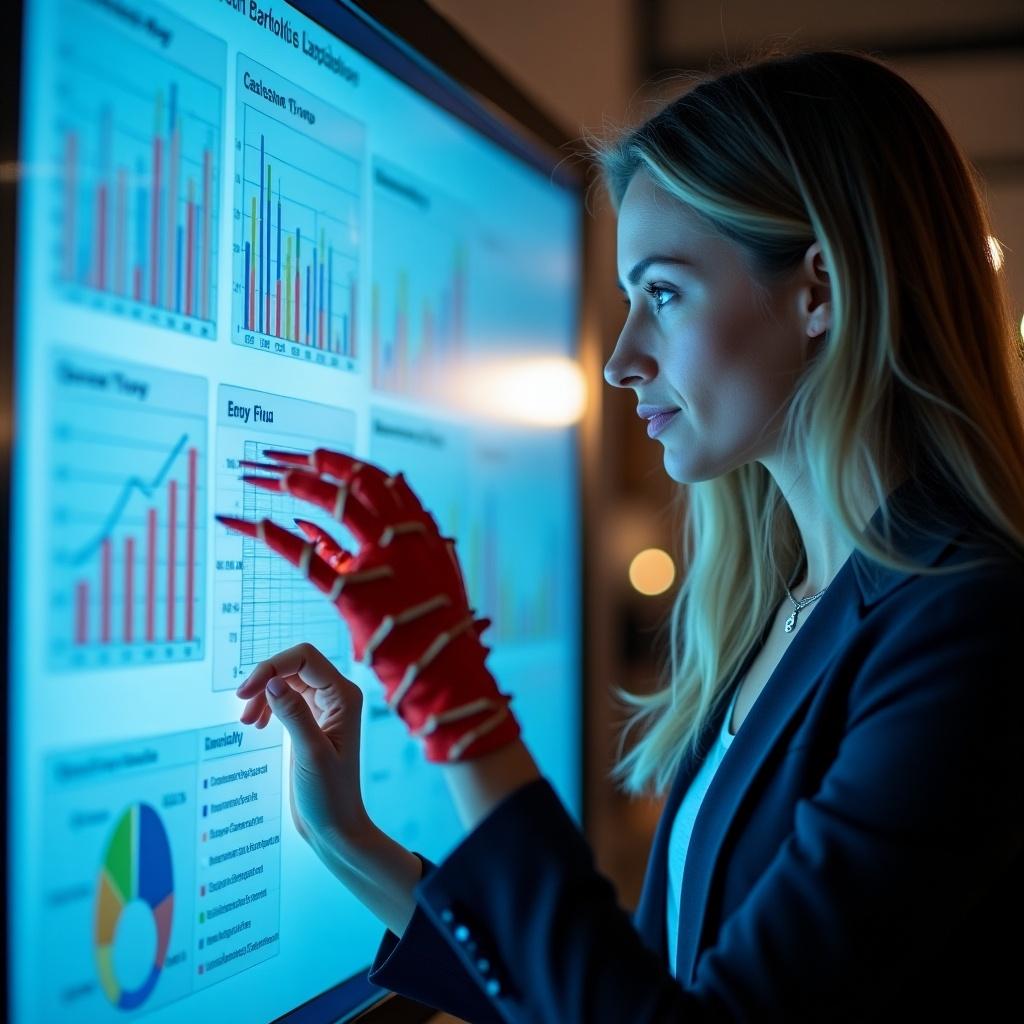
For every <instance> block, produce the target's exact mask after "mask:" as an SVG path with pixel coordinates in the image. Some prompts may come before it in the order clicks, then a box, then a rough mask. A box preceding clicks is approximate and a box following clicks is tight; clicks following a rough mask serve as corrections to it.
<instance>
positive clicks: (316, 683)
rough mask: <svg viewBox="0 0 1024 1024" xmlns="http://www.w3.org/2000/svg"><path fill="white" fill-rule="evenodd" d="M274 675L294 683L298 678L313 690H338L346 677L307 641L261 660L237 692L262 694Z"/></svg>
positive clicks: (241, 693)
mask: <svg viewBox="0 0 1024 1024" xmlns="http://www.w3.org/2000/svg"><path fill="white" fill-rule="evenodd" d="M274 676H281V677H283V678H285V679H287V680H288V681H289V683H291V684H292V685H293V686H294V685H295V683H296V682H298V683H301V684H302V685H303V686H308V687H309V688H310V689H313V690H337V691H338V692H339V694H340V693H341V692H342V687H343V686H344V684H345V678H344V677H343V676H342V674H341V673H340V672H339V671H338V670H337V669H336V668H335V667H334V666H333V665H332V664H331V663H330V661H328V660H327V658H326V657H325V656H324V655H323V654H322V653H321V652H320V651H319V650H318V649H317V648H316V647H314V646H313V645H312V644H308V643H305V644H296V645H295V646H294V647H289V648H288V649H287V650H284V651H281V652H280V653H279V654H275V655H274V657H273V658H268V659H267V660H266V661H261V662H260V663H259V664H258V665H257V666H256V667H255V668H254V669H253V670H252V672H251V673H250V674H249V678H248V679H246V680H245V682H244V683H242V685H241V686H239V687H238V689H237V690H236V691H235V692H236V693H237V694H238V696H239V697H244V698H250V697H255V696H257V695H258V694H259V695H262V694H263V693H264V691H265V690H266V686H267V683H268V682H270V680H271V679H273V677H274ZM351 685H353V686H354V685H355V684H354V683H353V684H351Z"/></svg>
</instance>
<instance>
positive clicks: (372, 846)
mask: <svg viewBox="0 0 1024 1024" xmlns="http://www.w3.org/2000/svg"><path fill="white" fill-rule="evenodd" d="M314 846H315V847H316V844H314ZM317 854H318V855H319V856H320V858H321V859H322V860H323V861H324V863H325V864H326V865H327V867H328V868H329V869H330V870H331V873H332V874H334V875H335V877H337V878H338V879H339V880H340V881H341V883H342V884H343V885H344V886H345V888H346V889H348V890H349V892H351V893H352V895H353V896H355V897H356V899H358V900H359V902H360V903H362V904H363V906H365V907H366V908H367V909H368V910H369V911H370V912H371V913H372V914H373V915H374V916H375V917H376V918H377V919H378V920H379V921H380V922H381V924H383V925H384V926H385V927H386V928H387V929H388V930H389V931H390V932H393V933H394V934H395V935H398V936H401V935H402V934H403V933H404V932H405V928H406V925H408V923H409V919H410V918H411V917H412V915H413V911H414V910H415V909H416V898H415V895H414V890H415V888H416V885H417V883H418V882H419V881H420V878H421V877H422V873H423V863H422V861H421V860H420V858H419V857H417V856H416V854H414V853H412V852H411V851H410V850H407V849H406V848H405V847H404V846H402V844H401V843H399V842H396V841H395V840H394V839H392V838H391V837H390V836H389V835H386V834H385V833H384V832H382V831H381V830H380V829H379V828H376V827H374V828H373V830H372V832H371V833H370V834H368V835H367V837H366V839H365V840H363V841H361V842H360V843H358V844H357V845H349V846H346V847H345V848H344V850H342V849H340V848H339V847H337V846H335V847H333V848H330V849H324V850H320V849H319V848H318V847H317Z"/></svg>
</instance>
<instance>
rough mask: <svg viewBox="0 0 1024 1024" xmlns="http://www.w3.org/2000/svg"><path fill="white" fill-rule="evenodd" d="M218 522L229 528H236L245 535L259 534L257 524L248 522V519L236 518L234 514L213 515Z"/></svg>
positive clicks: (255, 535) (253, 535)
mask: <svg viewBox="0 0 1024 1024" xmlns="http://www.w3.org/2000/svg"><path fill="white" fill-rule="evenodd" d="M214 519H216V520H217V522H218V523H223V524H224V526H226V527H227V528H228V529H229V530H237V531H238V532H239V533H244V534H245V535H246V536H247V537H258V536H259V525H258V524H256V523H250V522H249V520H248V519H236V518H235V517H234V516H219V515H218V516H214Z"/></svg>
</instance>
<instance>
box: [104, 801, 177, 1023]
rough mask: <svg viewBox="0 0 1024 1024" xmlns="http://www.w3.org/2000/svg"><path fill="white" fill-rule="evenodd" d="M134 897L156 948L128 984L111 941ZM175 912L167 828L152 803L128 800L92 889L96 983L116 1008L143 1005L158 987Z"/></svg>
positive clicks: (114, 937)
mask: <svg viewBox="0 0 1024 1024" xmlns="http://www.w3.org/2000/svg"><path fill="white" fill-rule="evenodd" d="M136 900H138V901H140V903H141V905H143V906H145V907H147V908H148V910H149V913H151V914H152V915H153V924H154V926H155V929H156V949H155V953H154V957H153V963H152V965H151V966H150V967H149V970H148V973H147V974H146V976H145V978H144V979H143V980H142V981H141V983H139V984H136V985H135V986H134V987H133V988H129V987H127V986H125V985H124V984H122V982H121V980H120V979H119V978H118V976H117V971H116V969H115V963H114V945H115V939H116V936H117V926H118V923H119V921H120V920H121V916H122V914H123V913H124V911H125V908H126V907H128V906H129V904H132V903H133V902H134V901H136ZM173 911H174V871H173V865H172V862H171V845H170V842H169V841H168V838H167V832H166V830H165V829H164V826H163V822H162V821H161V820H160V815H159V814H157V812H156V811H155V810H154V809H153V807H152V806H150V805H149V804H147V803H137V804H132V805H131V806H130V807H128V808H127V810H125V811H124V813H123V814H122V815H121V817H120V818H119V819H118V821H117V823H116V824H115V826H114V830H113V832H112V833H111V836H110V840H109V842H108V843H107V848H106V852H105V855H104V858H103V864H102V866H101V867H100V877H99V885H98V888H97V894H96V919H95V926H96V930H95V937H96V964H97V968H98V971H99V977H100V984H101V985H102V986H103V991H104V992H105V993H106V996H107V998H108V999H109V1000H110V1002H111V1003H113V1005H114V1006H116V1007H118V1008H119V1009H122V1010H133V1009H135V1008H136V1007H139V1006H141V1005H142V1004H143V1003H144V1002H145V1001H146V1000H147V999H148V998H149V996H150V994H151V993H152V991H153V989H154V988H155V987H156V983H157V980H158V979H159V977H160V972H161V970H163V966H164V959H165V957H166V956H167V946H168V943H169V942H170V939H171V920H172V917H173Z"/></svg>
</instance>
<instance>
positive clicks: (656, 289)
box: [644, 284, 675, 311]
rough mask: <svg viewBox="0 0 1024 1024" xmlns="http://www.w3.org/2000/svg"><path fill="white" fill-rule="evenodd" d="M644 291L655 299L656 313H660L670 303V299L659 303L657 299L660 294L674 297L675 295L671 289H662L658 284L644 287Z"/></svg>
mask: <svg viewBox="0 0 1024 1024" xmlns="http://www.w3.org/2000/svg"><path fill="white" fill-rule="evenodd" d="M644 291H645V292H647V294H648V295H651V296H653V297H654V300H655V301H654V308H655V310H656V311H660V310H661V308H662V306H665V305H666V304H667V303H668V301H669V300H668V299H666V300H665V301H664V302H659V301H658V298H657V297H658V295H659V294H660V295H674V294H675V292H673V291H672V290H671V289H670V288H662V287H661V285H657V284H645V285H644Z"/></svg>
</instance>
